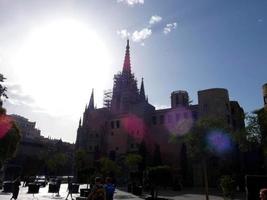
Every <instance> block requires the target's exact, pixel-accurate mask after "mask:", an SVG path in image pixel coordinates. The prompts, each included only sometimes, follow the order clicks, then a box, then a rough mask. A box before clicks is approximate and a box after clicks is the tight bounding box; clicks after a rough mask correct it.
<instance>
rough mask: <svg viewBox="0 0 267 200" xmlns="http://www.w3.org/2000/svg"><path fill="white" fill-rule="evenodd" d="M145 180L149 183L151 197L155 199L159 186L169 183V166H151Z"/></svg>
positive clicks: (170, 179) (170, 177) (170, 178)
mask: <svg viewBox="0 0 267 200" xmlns="http://www.w3.org/2000/svg"><path fill="white" fill-rule="evenodd" d="M147 180H148V183H149V185H150V191H151V197H152V199H157V197H158V193H159V187H160V186H164V187H166V186H168V185H170V184H171V181H172V175H171V168H170V167H169V166H166V165H162V166H156V167H151V168H149V169H148V172H147Z"/></svg>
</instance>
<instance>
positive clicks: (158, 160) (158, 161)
mask: <svg viewBox="0 0 267 200" xmlns="http://www.w3.org/2000/svg"><path fill="white" fill-rule="evenodd" d="M153 164H154V166H159V165H161V164H162V160H161V153H160V146H159V145H158V144H155V149H154V154H153Z"/></svg>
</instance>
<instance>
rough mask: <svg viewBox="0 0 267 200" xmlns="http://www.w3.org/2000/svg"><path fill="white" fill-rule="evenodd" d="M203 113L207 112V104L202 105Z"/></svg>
mask: <svg viewBox="0 0 267 200" xmlns="http://www.w3.org/2000/svg"><path fill="white" fill-rule="evenodd" d="M203 111H204V112H207V111H208V104H206V103H205V104H203Z"/></svg>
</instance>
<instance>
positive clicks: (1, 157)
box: [0, 115, 21, 168]
mask: <svg viewBox="0 0 267 200" xmlns="http://www.w3.org/2000/svg"><path fill="white" fill-rule="evenodd" d="M5 117H6V115H0V130H1V131H2V130H3V126H5V123H3V118H5ZM20 138H21V135H20V131H19V129H18V127H17V125H16V124H15V123H14V122H13V121H11V122H10V128H9V129H8V130H7V132H6V133H5V134H4V136H3V137H2V138H0V168H1V167H2V165H3V163H4V162H5V161H6V160H8V159H9V158H12V157H13V156H15V153H16V150H17V146H18V144H19V141H20Z"/></svg>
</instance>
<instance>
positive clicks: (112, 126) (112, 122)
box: [110, 121, 114, 129]
mask: <svg viewBox="0 0 267 200" xmlns="http://www.w3.org/2000/svg"><path fill="white" fill-rule="evenodd" d="M110 126H111V128H112V129H114V121H111V122H110Z"/></svg>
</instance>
